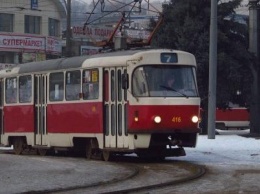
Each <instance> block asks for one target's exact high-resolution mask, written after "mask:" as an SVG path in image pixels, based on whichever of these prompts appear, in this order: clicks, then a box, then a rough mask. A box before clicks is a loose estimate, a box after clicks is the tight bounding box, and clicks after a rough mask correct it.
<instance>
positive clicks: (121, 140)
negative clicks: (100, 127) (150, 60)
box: [103, 67, 129, 148]
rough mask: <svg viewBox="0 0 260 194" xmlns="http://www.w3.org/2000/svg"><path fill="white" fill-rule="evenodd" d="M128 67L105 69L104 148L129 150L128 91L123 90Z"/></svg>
mask: <svg viewBox="0 0 260 194" xmlns="http://www.w3.org/2000/svg"><path fill="white" fill-rule="evenodd" d="M124 72H126V67H120V68H118V67H117V68H105V71H104V84H103V87H104V90H103V91H104V111H105V116H104V118H105V125H104V130H105V131H104V135H105V137H104V139H105V142H104V147H105V148H128V145H129V143H128V136H127V119H126V111H127V110H126V107H127V90H124V89H123V88H122V75H123V73H124Z"/></svg>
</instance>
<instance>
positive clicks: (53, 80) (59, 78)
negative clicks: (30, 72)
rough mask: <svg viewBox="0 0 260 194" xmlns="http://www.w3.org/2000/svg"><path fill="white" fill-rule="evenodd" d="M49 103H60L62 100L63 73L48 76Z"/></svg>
mask: <svg viewBox="0 0 260 194" xmlns="http://www.w3.org/2000/svg"><path fill="white" fill-rule="evenodd" d="M49 95H50V97H49V99H50V101H62V100H63V99H64V74H63V72H59V73H51V74H50V90H49Z"/></svg>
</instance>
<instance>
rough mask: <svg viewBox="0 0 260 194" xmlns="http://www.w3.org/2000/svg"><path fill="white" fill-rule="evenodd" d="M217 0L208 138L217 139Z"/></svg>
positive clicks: (212, 30)
mask: <svg viewBox="0 0 260 194" xmlns="http://www.w3.org/2000/svg"><path fill="white" fill-rule="evenodd" d="M217 6H218V1H217V0H211V14H210V47H209V100H208V139H215V129H216V128H215V121H216V78H217V30H218V29H217Z"/></svg>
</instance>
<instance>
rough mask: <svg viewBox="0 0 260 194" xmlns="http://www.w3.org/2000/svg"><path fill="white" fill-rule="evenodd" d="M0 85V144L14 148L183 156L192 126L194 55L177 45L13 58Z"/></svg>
mask: <svg viewBox="0 0 260 194" xmlns="http://www.w3.org/2000/svg"><path fill="white" fill-rule="evenodd" d="M171 78H172V79H171ZM167 79H171V80H173V81H169V80H167ZM169 83H171V84H170V85H169ZM0 91H1V98H0V122H1V125H0V127H1V128H0V134H1V137H0V140H1V144H2V145H4V146H11V145H13V147H14V151H15V153H16V154H21V153H22V152H23V151H24V149H26V148H33V149H37V150H38V153H39V154H40V155H45V154H46V152H47V151H48V150H51V149H54V150H55V149H73V150H79V151H81V152H84V153H85V154H86V157H87V158H92V157H94V156H97V155H101V156H103V159H104V160H109V158H110V156H111V154H124V153H136V154H137V155H138V156H140V157H143V156H149V157H159V158H164V157H166V156H183V155H185V151H184V147H195V146H196V141H197V135H198V133H199V132H200V129H199V126H198V116H199V108H200V98H199V95H198V89H197V82H196V61H195V57H194V56H193V55H192V54H190V53H187V52H183V51H176V50H168V49H156V50H142V51H140V50H139V51H138V50H128V51H118V52H113V53H105V54H98V55H92V56H79V57H72V58H60V59H54V60H47V61H41V62H32V63H27V64H21V65H18V66H16V67H14V68H12V69H5V70H1V71H0Z"/></svg>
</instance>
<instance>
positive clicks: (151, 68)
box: [132, 65, 198, 97]
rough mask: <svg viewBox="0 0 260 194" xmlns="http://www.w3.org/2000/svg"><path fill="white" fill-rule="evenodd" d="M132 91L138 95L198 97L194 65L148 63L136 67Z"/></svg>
mask: <svg viewBox="0 0 260 194" xmlns="http://www.w3.org/2000/svg"><path fill="white" fill-rule="evenodd" d="M132 91H133V95H134V96H136V97H147V96H150V97H181V96H183V97H197V96H198V91H197V87H196V74H195V68H194V67H192V66H181V65H179V66H176V65H175V66H173V65H147V66H140V67H138V68H136V69H135V71H134V73H133V76H132Z"/></svg>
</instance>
